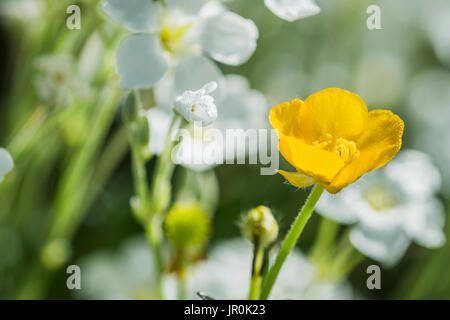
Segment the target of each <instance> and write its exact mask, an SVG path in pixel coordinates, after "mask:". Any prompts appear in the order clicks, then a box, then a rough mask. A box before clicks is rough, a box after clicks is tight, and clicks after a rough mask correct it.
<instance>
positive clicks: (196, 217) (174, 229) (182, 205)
mask: <svg viewBox="0 0 450 320" xmlns="http://www.w3.org/2000/svg"><path fill="white" fill-rule="evenodd" d="M165 231H166V235H167V238H168V239H169V240H170V241H171V242H172V244H173V245H174V246H175V247H176V248H177V249H180V250H185V249H192V248H199V247H202V246H203V245H204V244H205V243H206V241H207V239H208V236H209V232H210V218H209V217H208V215H207V214H206V212H205V211H204V210H203V208H202V207H201V206H200V205H199V204H198V203H195V202H194V203H190V202H179V203H176V204H174V205H173V206H172V208H171V209H170V210H169V213H168V214H167V217H166V220H165Z"/></svg>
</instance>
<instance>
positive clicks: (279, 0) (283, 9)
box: [264, 0, 320, 21]
mask: <svg viewBox="0 0 450 320" xmlns="http://www.w3.org/2000/svg"><path fill="white" fill-rule="evenodd" d="M264 3H265V5H266V7H267V8H269V10H270V11H272V12H273V13H274V14H275V15H277V16H278V17H280V18H281V19H284V20H287V21H295V20H298V19H302V18H307V17H311V16H314V15H316V14H318V13H320V7H319V6H318V5H317V3H316V2H315V1H314V0H264Z"/></svg>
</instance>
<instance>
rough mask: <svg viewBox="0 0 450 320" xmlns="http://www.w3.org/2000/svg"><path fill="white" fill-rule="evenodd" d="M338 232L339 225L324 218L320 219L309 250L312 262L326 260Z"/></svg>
mask: <svg viewBox="0 0 450 320" xmlns="http://www.w3.org/2000/svg"><path fill="white" fill-rule="evenodd" d="M338 231H339V224H337V223H336V222H334V221H333V220H330V219H328V218H325V217H322V218H321V219H320V225H319V232H318V233H317V237H316V241H315V242H314V246H313V248H312V250H311V257H312V258H313V259H314V260H317V261H319V260H322V259H327V258H328V256H329V255H330V254H331V250H332V248H333V244H334V242H335V239H336V236H337V233H338Z"/></svg>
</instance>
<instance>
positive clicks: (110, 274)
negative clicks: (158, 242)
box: [76, 237, 156, 300]
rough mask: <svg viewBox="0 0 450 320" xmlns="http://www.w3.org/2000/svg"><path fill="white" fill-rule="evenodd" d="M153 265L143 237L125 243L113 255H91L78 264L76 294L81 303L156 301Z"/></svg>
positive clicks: (107, 253)
mask: <svg viewBox="0 0 450 320" xmlns="http://www.w3.org/2000/svg"><path fill="white" fill-rule="evenodd" d="M152 261H153V260H152V256H151V254H150V251H149V248H148V244H147V242H146V241H145V238H143V237H133V238H131V239H128V240H126V241H125V242H124V243H123V244H122V245H121V246H120V248H119V250H118V252H116V253H112V252H108V251H99V252H96V253H93V254H91V255H89V256H87V257H84V258H83V259H82V260H81V261H80V263H79V265H80V268H81V270H82V272H83V276H82V278H81V287H82V288H83V290H76V291H77V292H76V294H78V295H79V296H80V297H81V298H83V299H105V300H111V299H112V300H115V299H155V298H156V294H155V292H156V291H155V287H154V283H155V282H154V281H153V262H152Z"/></svg>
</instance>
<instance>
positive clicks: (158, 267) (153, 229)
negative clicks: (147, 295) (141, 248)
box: [145, 216, 164, 300]
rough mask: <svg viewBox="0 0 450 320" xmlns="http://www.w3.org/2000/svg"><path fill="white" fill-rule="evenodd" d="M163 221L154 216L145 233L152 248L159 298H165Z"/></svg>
mask: <svg viewBox="0 0 450 320" xmlns="http://www.w3.org/2000/svg"><path fill="white" fill-rule="evenodd" d="M161 225H162V222H161V219H160V217H159V216H153V217H152V219H151V220H150V222H149V223H148V224H147V227H146V229H145V233H146V235H147V239H148V242H149V245H150V248H151V249H152V255H153V264H154V266H153V273H154V274H153V276H154V277H155V287H156V296H157V298H158V299H160V300H162V299H164V287H163V272H164V262H163V258H162V252H161V244H162V239H163V238H162V227H161Z"/></svg>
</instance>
